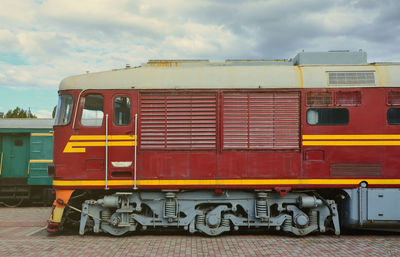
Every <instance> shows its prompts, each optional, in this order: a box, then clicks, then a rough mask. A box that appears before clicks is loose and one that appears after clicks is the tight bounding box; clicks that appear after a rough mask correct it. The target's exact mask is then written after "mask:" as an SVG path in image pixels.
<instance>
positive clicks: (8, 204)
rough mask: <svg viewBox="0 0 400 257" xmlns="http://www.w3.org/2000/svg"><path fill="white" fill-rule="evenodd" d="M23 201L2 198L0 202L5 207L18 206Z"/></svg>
mask: <svg viewBox="0 0 400 257" xmlns="http://www.w3.org/2000/svg"><path fill="white" fill-rule="evenodd" d="M23 201H24V199H12V200H4V201H3V202H0V204H2V205H4V206H5V207H9V208H13V207H18V206H20V205H21V204H22V202H23Z"/></svg>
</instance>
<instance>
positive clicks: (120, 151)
mask: <svg viewBox="0 0 400 257" xmlns="http://www.w3.org/2000/svg"><path fill="white" fill-rule="evenodd" d="M115 92H116V91H113V93H114V94H113V95H112V98H111V101H112V107H111V110H112V111H111V112H110V118H109V120H108V135H109V137H108V139H109V140H108V146H109V147H108V153H109V158H108V170H109V171H110V172H109V179H118V180H132V179H133V177H134V166H135V163H134V155H135V147H134V145H135V134H136V133H135V132H136V131H135V114H136V113H137V104H136V101H135V100H136V99H137V93H136V92H133V93H132V92H129V91H126V90H117V92H116V93H115Z"/></svg>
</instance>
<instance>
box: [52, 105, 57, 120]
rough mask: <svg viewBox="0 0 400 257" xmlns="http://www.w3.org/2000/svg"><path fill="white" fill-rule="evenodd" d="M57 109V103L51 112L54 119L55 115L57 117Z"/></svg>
mask: <svg viewBox="0 0 400 257" xmlns="http://www.w3.org/2000/svg"><path fill="white" fill-rule="evenodd" d="M56 110H57V105H56V106H54V109H53V113H52V114H51V117H52V118H53V119H54V117H56Z"/></svg>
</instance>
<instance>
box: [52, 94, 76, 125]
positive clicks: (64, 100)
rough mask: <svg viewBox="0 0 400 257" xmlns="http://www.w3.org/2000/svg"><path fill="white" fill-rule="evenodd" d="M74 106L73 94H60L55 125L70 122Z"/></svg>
mask: <svg viewBox="0 0 400 257" xmlns="http://www.w3.org/2000/svg"><path fill="white" fill-rule="evenodd" d="M73 106H74V97H73V96H72V95H60V96H59V97H58V104H57V111H56V120H55V122H54V126H63V125H67V124H69V122H70V121H71V116H72V108H73Z"/></svg>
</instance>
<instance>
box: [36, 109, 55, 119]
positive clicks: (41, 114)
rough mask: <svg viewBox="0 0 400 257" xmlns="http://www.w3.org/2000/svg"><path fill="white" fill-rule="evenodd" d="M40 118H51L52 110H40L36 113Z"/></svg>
mask: <svg viewBox="0 0 400 257" xmlns="http://www.w3.org/2000/svg"><path fill="white" fill-rule="evenodd" d="M34 115H36V116H37V117H38V118H51V115H52V112H50V111H48V110H38V111H36V112H35V113H34Z"/></svg>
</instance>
